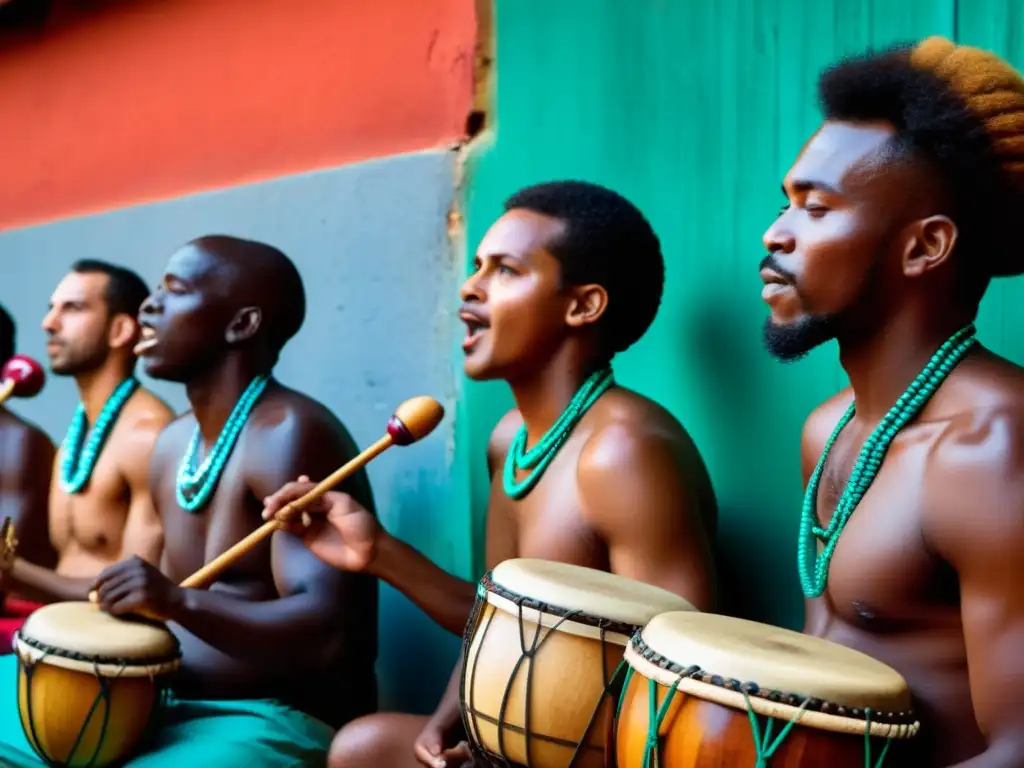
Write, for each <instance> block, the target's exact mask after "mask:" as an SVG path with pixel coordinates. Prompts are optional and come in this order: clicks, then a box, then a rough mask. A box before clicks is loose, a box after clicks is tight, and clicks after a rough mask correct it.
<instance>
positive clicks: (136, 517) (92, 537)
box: [3, 259, 174, 649]
mask: <svg viewBox="0 0 1024 768" xmlns="http://www.w3.org/2000/svg"><path fill="white" fill-rule="evenodd" d="M147 293H148V290H147V288H146V284H145V282H143V280H142V278H140V277H139V276H138V275H137V274H136V273H135V272H132V271H131V270H129V269H125V268H124V267H121V266H118V265H115V264H110V263H108V262H105V261H100V260H92V259H86V260H81V261H78V262H76V263H74V264H72V265H71V268H70V269H69V271H68V273H67V274H66V275H65V276H64V277H63V278H62V279H61V281H60V282H59V283H58V284H57V286H56V288H55V289H54V291H53V293H52V294H51V296H50V302H49V309H48V310H47V313H46V315H45V317H44V318H43V322H42V326H43V330H44V331H45V333H46V337H47V344H46V351H47V353H48V355H49V358H50V370H51V371H52V372H53V374H54V375H56V376H68V377H70V378H72V379H73V380H74V382H75V385H76V388H77V393H78V398H79V403H78V405H77V408H76V411H75V412H74V413H73V414H72V415H71V416H70V423H69V425H68V429H67V434H66V435H65V437H64V441H63V445H62V446H61V449H60V451H59V452H58V454H57V456H56V460H52V459H51V461H49V462H47V463H46V465H45V466H46V467H47V468H48V469H50V468H52V478H51V479H50V481H49V482H48V483H47V485H48V486H49V489H50V491H49V493H50V497H49V505H48V506H49V513H48V519H49V525H48V529H49V541H48V542H47V543H48V544H52V547H53V548H54V549H55V550H56V554H57V558H56V563H54V562H53V561H52V560H51V561H50V562H46V561H40V560H37V559H36V558H35V556H34V555H33V551H32V549H34V547H33V548H31V549H30V548H27V547H22V546H21V545H19V547H18V552H19V554H20V555H21V556H20V557H18V558H16V559H15V561H14V563H13V567H12V568H11V569H10V570H9V571H7V572H6V573H4V574H3V584H4V588H5V589H9V590H11V591H13V592H15V593H17V594H18V595H19V596H21V597H22V598H26V599H27V600H30V601H33V603H35V604H33V603H27V604H25V605H22V606H21V610H20V611H19V613H20V614H21V617H20V619H21V620H23V619H24V617H25V616H27V615H28V613H29V612H30V611H31V610H33V609H34V608H36V607H38V603H49V602H53V601H58V600H84V599H85V598H86V595H87V594H88V592H89V587H90V585H91V584H92V582H93V580H94V579H95V578H96V576H97V575H98V574H99V572H100V571H102V570H103V569H104V568H105V567H107V566H108V565H112V564H113V563H116V562H117V561H118V560H120V559H122V558H124V557H129V556H131V555H139V556H140V557H144V558H146V559H148V560H150V561H151V562H154V563H156V562H158V561H159V557H160V548H161V546H162V544H163V533H162V530H161V526H160V520H159V518H158V517H157V515H156V513H155V511H154V509H153V502H152V498H151V497H150V494H149V487H148V477H149V458H150V455H151V454H152V451H153V445H154V443H155V442H156V437H157V435H158V434H159V433H160V430H161V429H163V428H164V427H165V426H166V425H167V424H168V423H170V421H171V419H173V418H174V412H173V411H172V410H171V409H170V408H169V407H168V406H167V405H166V404H165V403H164V402H163V401H161V400H160V399H159V398H158V397H157V396H156V395H154V394H153V393H152V392H150V391H149V390H147V389H146V388H144V387H142V386H141V385H140V383H139V381H138V379H137V378H136V377H135V366H136V362H137V361H136V357H135V353H134V352H133V351H132V349H133V347H134V346H135V343H136V342H137V341H138V337H139V325H138V320H137V314H138V311H139V306H140V305H141V304H142V301H143V300H144V299H145V298H146V295H147ZM36 466H37V467H41V466H44V465H43V464H42V463H39V464H37V465H36ZM26 543H28V542H26ZM7 647H8V649H9V645H8V646H7Z"/></svg>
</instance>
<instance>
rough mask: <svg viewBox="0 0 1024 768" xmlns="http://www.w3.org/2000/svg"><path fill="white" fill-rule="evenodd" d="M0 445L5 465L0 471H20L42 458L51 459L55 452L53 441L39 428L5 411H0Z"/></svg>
mask: <svg viewBox="0 0 1024 768" xmlns="http://www.w3.org/2000/svg"><path fill="white" fill-rule="evenodd" d="M0 444H2V445H3V446H4V449H3V459H4V461H3V463H4V465H5V466H4V467H0V471H4V470H7V469H16V470H18V471H21V470H22V468H23V467H26V466H32V465H34V464H35V463H36V462H37V461H38V460H40V459H41V457H43V456H46V457H48V458H51V459H52V456H53V454H54V452H55V450H56V449H55V447H54V445H53V441H52V440H50V437H49V435H47V434H46V432H44V431H43V429H42V428H41V427H39V426H38V425H37V424H35V423H34V422H31V421H29V420H28V419H26V418H24V417H22V416H19V415H17V414H15V413H12V412H11V411H8V410H6V409H0ZM47 470H49V468H47Z"/></svg>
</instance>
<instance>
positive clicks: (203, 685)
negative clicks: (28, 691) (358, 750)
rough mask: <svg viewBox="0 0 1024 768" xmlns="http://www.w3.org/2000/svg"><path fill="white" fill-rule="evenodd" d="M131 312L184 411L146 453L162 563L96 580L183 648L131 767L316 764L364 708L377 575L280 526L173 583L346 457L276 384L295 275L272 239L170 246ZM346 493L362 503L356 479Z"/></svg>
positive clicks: (339, 434)
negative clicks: (208, 579) (349, 566)
mask: <svg viewBox="0 0 1024 768" xmlns="http://www.w3.org/2000/svg"><path fill="white" fill-rule="evenodd" d="M139 318H140V322H141V324H142V327H143V332H142V339H141V341H140V343H139V345H138V347H137V351H138V353H139V354H140V355H141V356H142V359H143V361H144V364H145V367H146V372H147V373H148V374H149V375H151V376H153V377H154V378H158V379H163V380H168V381H176V382H180V383H181V384H184V386H185V389H186V392H187V394H188V398H189V403H190V404H191V406H192V410H191V411H190V412H189V413H186V414H184V415H183V416H181V417H180V418H178V419H177V420H176V421H174V423H172V424H171V425H170V426H168V427H167V428H166V429H165V430H164V431H163V433H162V434H161V435H160V438H159V440H158V441H157V446H156V448H155V451H154V455H153V461H152V463H151V472H150V488H151V491H152V495H153V499H154V502H155V504H156V509H157V512H158V514H159V516H160V519H161V521H162V523H163V530H164V548H163V557H162V561H161V564H160V567H157V566H156V565H154V564H152V563H149V562H147V561H146V560H145V559H143V558H140V557H133V558H130V559H127V560H124V561H122V562H120V563H117V564H116V565H113V566H111V567H109V568H107V569H105V570H104V571H103V572H102V573H101V574H100V575H99V578H98V579H96V580H95V589H96V590H97V593H98V602H99V605H100V607H101V608H102V609H103V610H105V611H107V612H109V613H111V614H112V615H115V616H122V615H129V614H139V615H143V616H148V617H151V618H155V619H158V620H161V621H164V622H167V623H168V626H169V628H170V629H171V630H172V632H173V633H174V634H175V636H176V637H177V638H178V640H179V642H180V644H181V649H182V654H183V666H182V669H181V671H180V672H179V673H178V675H177V676H176V677H175V679H174V681H173V683H172V690H171V693H170V696H169V698H168V702H167V706H166V707H165V708H164V710H163V712H162V713H161V718H160V724H159V727H158V728H157V729H156V730H155V732H154V734H153V737H152V740H151V741H148V742H146V743H144V744H141V745H140V746H139V752H138V753H137V754H136V755H135V756H134V757H133V758H132V759H131V760H129V762H128V765H129V766H131V767H132V768H155V767H156V766H164V765H167V766H173V767H174V768H179V767H180V766H187V765H211V766H213V765H216V766H246V767H247V768H271V767H274V768H276V767H278V766H279V767H280V768H286V767H287V768H291V766H295V765H322V764H323V762H324V760H325V758H326V754H327V748H328V746H329V744H330V740H331V736H332V734H333V732H334V729H336V728H338V727H340V726H341V725H343V724H344V723H345V722H347V721H348V720H350V719H351V718H353V717H356V716H359V715H363V714H366V713H368V712H372V711H373V709H374V708H375V706H376V680H375V676H374V669H373V663H374V661H375V656H376V654H375V651H376V629H377V583H376V581H375V580H374V579H373V578H372V577H370V576H366V575H361V574H346V573H341V572H339V571H337V570H336V569H334V568H331V567H329V566H327V565H325V564H324V563H322V562H321V561H320V560H318V559H317V558H316V557H315V556H314V555H313V554H312V553H311V552H310V551H309V550H308V549H307V548H306V547H304V546H303V545H302V542H301V541H300V540H299V539H298V538H296V537H295V536H293V535H292V534H290V533H288V532H284V531H282V532H277V533H275V534H273V535H272V536H271V537H270V538H269V539H267V540H264V541H263V542H261V543H260V544H258V545H257V546H256V547H255V548H254V549H253V550H252V551H250V552H249V553H248V554H246V555H245V556H244V557H242V558H241V559H240V560H239V561H238V562H237V563H235V564H234V565H233V566H231V567H230V568H228V569H227V570H225V571H224V572H223V573H222V574H221V575H220V577H219V578H218V579H217V581H216V582H215V583H214V584H213V585H211V586H210V588H209V589H182V588H180V587H179V586H177V585H178V584H179V583H180V582H181V581H183V580H184V579H186V578H187V577H188V576H190V575H191V574H193V573H194V572H196V571H197V570H199V569H200V568H201V567H202V566H203V565H205V564H206V563H208V562H210V561H211V560H213V559H214V558H215V557H217V556H218V555H220V554H221V553H222V552H223V551H224V550H226V549H228V548H229V547H231V546H232V545H233V544H235V543H236V542H238V541H240V540H241V539H242V538H244V537H245V536H247V535H248V534H249V533H251V532H252V531H253V530H255V529H256V528H257V527H259V526H260V525H261V524H262V520H261V519H260V512H261V511H262V509H263V506H262V504H261V503H260V500H261V499H263V498H264V497H265V496H268V495H270V494H271V493H272V492H273V491H275V490H276V489H278V488H280V487H281V486H282V485H283V484H284V483H285V482H286V480H287V479H288V478H292V477H295V476H296V475H297V474H298V473H299V472H300V471H303V470H305V471H310V472H315V473H317V474H319V475H323V476H326V475H327V474H329V473H331V472H332V471H333V470H335V469H337V468H338V467H339V466H341V465H343V464H345V463H346V462H347V461H349V460H350V459H352V458H353V457H354V456H355V455H356V454H357V453H358V451H357V449H356V446H355V445H354V443H353V441H352V439H351V437H350V436H349V434H348V432H347V430H346V429H345V428H344V427H343V426H342V425H341V424H340V423H339V422H338V420H337V419H336V418H335V417H334V416H333V415H332V414H331V413H330V412H329V411H328V410H327V409H326V408H325V407H324V406H323V405H322V404H320V403H318V402H316V401H314V400H312V399H310V398H309V397H306V396H305V395H302V394H300V393H298V392H296V391H294V390H291V389H289V388H287V387H285V386H283V385H281V384H280V383H279V382H277V381H276V380H275V379H274V378H273V376H272V371H273V368H274V366H275V365H276V363H277V360H278V356H279V355H280V353H281V350H282V348H283V347H284V345H285V344H286V343H287V342H288V340H289V339H291V337H292V336H294V335H295V334H296V333H297V332H298V330H299V328H300V327H301V326H302V323H303V320H304V318H305V291H304V288H303V285H302V279H301V277H300V276H299V273H298V271H297V270H296V269H295V266H294V264H293V263H292V262H291V260H290V259H288V257H287V256H285V255H284V254H283V253H281V252H280V251H278V250H277V249H275V248H272V247H270V246H268V245H264V244H262V243H256V242H251V241H247V240H241V239H237V238H233V237H225V236H211V237H203V238H201V239H199V240H196V241H194V242H192V243H189V244H187V245H185V246H184V247H182V248H180V249H179V250H178V251H176V252H175V253H174V254H173V255H172V256H171V258H170V260H169V263H168V265H167V269H166V271H165V273H164V275H163V278H162V280H161V282H160V285H159V287H158V288H157V289H156V290H155V291H154V292H153V293H152V294H151V295H150V296H149V298H148V299H146V301H145V302H144V303H143V305H142V309H141V311H140V315H139ZM345 490H346V491H348V492H349V493H351V494H352V495H353V497H354V498H356V499H358V500H359V503H360V504H362V505H363V506H364V508H366V509H373V498H372V495H371V493H370V486H369V480H368V477H367V475H366V472H365V471H360V472H358V473H356V474H355V475H354V476H353V477H352V478H350V480H348V481H346V485H345ZM0 661H3V659H0ZM0 675H3V676H4V677H3V678H2V679H4V680H5V681H6V684H7V686H8V687H7V688H6V689H5V690H3V691H0V694H2V695H0V741H6V742H7V743H8V744H9V745H10V749H8V750H7V751H4V750H3V748H2V747H0V763H3V764H5V765H8V764H12V763H13V764H14V765H22V764H28V765H36V764H37V763H34V762H33V761H31V759H30V755H31V751H30V749H29V747H28V745H27V743H26V742H25V740H24V738H23V735H22V734H20V730H21V727H20V725H19V724H18V721H17V712H16V709H15V707H16V697H15V695H14V684H15V677H14V668H13V666H7V667H2V666H0ZM5 761H10V762H5Z"/></svg>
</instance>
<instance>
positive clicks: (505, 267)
mask: <svg viewBox="0 0 1024 768" xmlns="http://www.w3.org/2000/svg"><path fill="white" fill-rule="evenodd" d="M505 210H506V212H505V214H504V215H503V216H502V217H501V218H499V219H498V221H497V222H495V224H494V225H493V226H492V227H491V229H490V230H489V231H488V232H487V234H486V236H485V237H484V239H483V241H482V242H481V243H480V246H479V249H478V251H477V257H476V259H475V266H474V272H473V274H472V276H471V277H470V278H469V279H468V280H467V281H466V283H465V284H464V285H463V287H462V299H463V305H462V309H461V311H460V313H459V316H460V317H461V319H462V320H463V322H464V323H465V324H466V329H467V332H466V338H465V340H464V341H463V344H462V348H463V350H464V352H465V362H464V367H465V371H466V374H467V375H468V376H469V377H470V378H472V379H475V380H486V379H500V380H504V381H507V382H508V383H509V385H510V387H511V389H512V393H513V395H514V397H515V404H516V407H515V409H514V410H512V411H510V412H509V413H508V414H507V415H506V416H505V417H504V418H503V419H502V420H501V421H500V423H499V424H498V425H497V427H496V428H495V430H494V432H493V434H492V435H491V441H490V446H489V449H488V465H489V469H490V474H491V478H492V482H491V495H490V503H489V505H488V514H487V553H486V561H487V566H488V568H492V567H494V566H495V565H497V564H498V563H500V562H502V561H504V560H507V559H511V558H517V557H523V558H538V559H543V560H554V561H560V562H564V563H571V564H574V565H581V566H585V567H590V568H595V569H600V570H604V571H611V572H613V573H616V574H620V575H623V576H626V577H630V578H633V579H636V580H639V581H643V582H647V583H650V584H654V585H656V586H658V587H662V588H664V589H667V590H669V591H671V592H674V593H676V594H678V595H681V596H682V597H683V598H685V599H686V600H687V601H689V602H690V603H691V604H692V605H694V606H695V607H697V608H698V609H700V610H708V609H710V608H711V607H712V606H713V605H714V604H715V593H716V584H715V582H716V578H715V572H714V565H713V558H712V552H711V540H712V539H713V537H714V531H715V525H716V518H717V508H716V503H715V496H714V492H713V489H712V487H711V482H710V479H709V477H708V474H707V471H706V469H705V466H704V463H703V461H702V459H701V456H700V454H699V452H698V450H697V448H696V446H695V445H694V444H693V442H692V441H691V439H690V437H689V435H688V434H687V433H686V431H685V430H684V429H683V427H682V426H681V425H680V424H679V422H678V421H676V419H675V418H674V417H673V416H672V415H671V414H669V413H668V412H667V411H666V410H665V409H663V408H661V407H660V406H659V405H657V404H656V403H654V402H652V401H651V400H649V399H647V398H645V397H642V396H641V395H639V394H637V393H635V392H632V391H630V390H628V389H625V388H623V387H621V386H619V385H617V384H616V382H615V380H614V377H613V374H612V370H611V361H612V358H613V357H614V356H615V355H616V354H617V353H619V352H622V351H624V350H625V349H627V348H629V347H630V346H632V345H633V343H634V342H636V341H637V340H638V339H639V338H640V337H641V336H642V335H643V334H644V333H645V332H646V331H647V328H648V327H649V326H650V324H651V322H652V321H653V320H654V317H655V315H656V313H657V310H658V305H659V303H660V300H661V291H662V285H663V275H664V264H663V261H662V254H661V247H660V243H659V242H658V238H657V236H656V235H655V233H654V232H653V230H652V229H651V227H650V225H649V224H648V222H647V221H646V219H645V218H644V217H643V215H642V214H641V212H640V211H639V210H637V209H636V207H635V206H633V205H632V204H631V203H630V202H629V201H627V200H625V199H624V198H622V197H621V196H620V195H618V194H616V193H615V192H612V191H611V190H608V189H605V188H603V187H600V186H597V185H594V184H588V183H584V182H572V181H566V182H554V183H550V184H541V185H537V186H534V187H530V188H527V189H524V190H521V191H520V192H518V193H517V194H515V195H513V196H512V198H510V199H509V200H508V201H507V202H506V205H505ZM307 474H308V475H310V476H314V477H318V476H317V475H313V473H311V472H307ZM309 487H310V485H309V483H308V482H305V478H302V482H299V483H294V484H292V485H290V486H288V487H286V488H284V489H282V491H281V492H280V493H278V494H276V495H275V497H274V498H272V499H268V503H267V510H266V512H265V515H266V516H267V517H270V516H272V515H273V514H274V513H275V510H276V509H278V508H279V507H280V506H281V505H283V504H285V503H287V502H288V501H290V500H292V499H294V498H296V497H297V496H299V495H301V494H302V493H304V492H305V491H306V490H308V488H309ZM311 511H312V512H318V513H319V514H320V515H325V516H326V518H327V521H328V522H329V523H330V524H329V525H323V524H322V523H320V524H317V525H315V526H311V527H310V528H309V530H308V531H306V532H305V534H304V535H305V538H306V542H307V544H308V545H309V546H310V547H311V548H312V550H313V551H314V552H316V554H317V555H318V556H319V557H321V558H322V559H323V560H325V561H326V562H329V563H331V564H333V565H335V566H336V567H338V568H340V569H343V570H347V571H357V572H359V571H361V572H366V573H371V574H374V575H376V576H379V577H380V578H382V579H384V580H386V581H387V582H388V583H390V584H391V585H393V586H394V587H395V588H396V589H398V590H399V591H401V592H403V593H404V594H405V595H407V596H408V597H409V598H410V599H411V600H412V601H413V602H415V603H416V604H417V605H418V606H419V607H420V608H421V609H422V610H424V611H425V612H426V613H427V614H428V615H429V616H430V617H431V618H432V619H434V621H436V622H437V623H438V624H440V625H441V626H443V627H445V628H446V629H448V630H449V631H450V632H452V633H454V634H461V633H462V631H463V629H464V627H465V625H466V622H467V620H468V618H469V615H470V611H471V609H472V607H473V602H474V598H475V595H476V584H474V583H471V582H467V581H463V580H462V579H458V578H455V577H454V576H452V575H450V574H448V573H446V572H444V571H442V570H441V569H440V568H438V567H437V566H436V565H434V564H433V563H431V562H429V561H428V560H427V559H426V558H424V557H423V556H422V555H421V554H419V553H418V552H416V551H415V550H413V549H412V548H411V547H409V546H408V545H406V544H404V543H402V542H400V541H397V540H396V539H394V538H392V537H391V536H389V535H388V534H387V532H385V531H384V530H382V528H381V527H380V526H379V525H378V523H377V522H376V520H375V519H374V518H373V516H372V515H370V514H369V513H368V512H366V511H365V510H363V509H361V508H360V505H359V504H358V502H356V501H355V500H353V499H351V498H348V497H346V496H344V495H343V494H338V493H333V494H329V495H328V496H327V497H325V498H324V499H323V500H322V503H321V504H320V505H319V507H318V508H317V509H314V510H311ZM321 519H322V518H321ZM295 530H296V531H298V532H302V528H301V527H298V526H297V527H296V528H295ZM461 672H462V666H461V660H460V661H459V662H458V664H457V665H456V669H455V671H454V672H453V674H452V678H451V682H450V684H449V686H448V689H447V691H446V693H445V694H444V697H443V699H442V701H441V703H440V704H439V705H438V708H437V710H436V711H435V713H434V715H433V716H432V717H430V718H426V717H417V716H414V715H407V714H381V715H374V716H371V717H368V718H363V719H362V720H359V721H357V722H354V723H352V724H351V725H350V726H348V727H346V728H345V729H343V730H342V731H341V732H340V733H339V734H338V736H337V737H336V738H335V741H334V745H333V747H332V750H331V753H332V754H331V763H330V764H331V765H332V766H339V767H341V766H344V768H360V767H361V766H371V767H374V768H376V767H378V766H384V765H386V766H389V768H400V767H401V766H417V765H420V764H423V765H427V766H435V765H436V766H443V765H446V764H448V765H458V764H459V763H460V761H462V760H464V759H466V758H467V752H466V750H465V746H464V745H461V744H459V741H460V738H464V734H462V733H460V730H461V728H460V710H459V697H458V691H459V680H460V677H461Z"/></svg>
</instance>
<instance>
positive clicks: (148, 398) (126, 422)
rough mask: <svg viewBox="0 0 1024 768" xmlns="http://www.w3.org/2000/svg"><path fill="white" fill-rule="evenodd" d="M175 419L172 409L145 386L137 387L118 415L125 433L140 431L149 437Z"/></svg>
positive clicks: (119, 422) (152, 436)
mask: <svg viewBox="0 0 1024 768" xmlns="http://www.w3.org/2000/svg"><path fill="white" fill-rule="evenodd" d="M174 420H175V413H174V410H173V409H172V408H171V407H170V406H169V405H168V404H167V403H165V402H164V401H163V400H162V399H161V398H159V397H157V396H156V395H155V394H154V393H153V392H150V391H149V390H148V389H146V388H145V387H139V388H138V389H137V390H135V394H133V395H132V396H131V398H129V400H128V402H127V403H125V406H124V410H122V411H121V415H120V416H119V417H118V424H119V425H123V427H124V431H125V432H127V433H137V432H138V433H142V434H143V436H145V435H147V434H148V435H149V437H150V439H152V438H154V437H155V436H156V435H157V434H159V433H160V432H161V431H162V430H163V429H164V428H165V427H166V426H167V425H168V424H170V423H172V422H173V421H174Z"/></svg>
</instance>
